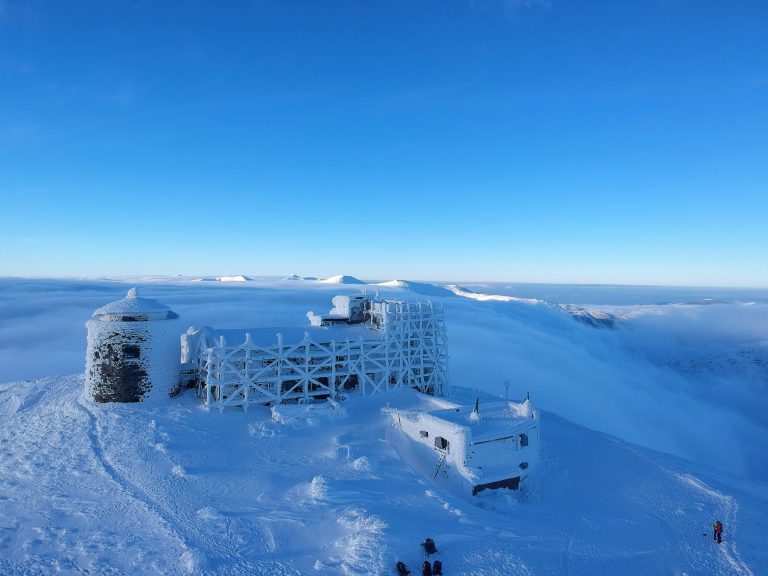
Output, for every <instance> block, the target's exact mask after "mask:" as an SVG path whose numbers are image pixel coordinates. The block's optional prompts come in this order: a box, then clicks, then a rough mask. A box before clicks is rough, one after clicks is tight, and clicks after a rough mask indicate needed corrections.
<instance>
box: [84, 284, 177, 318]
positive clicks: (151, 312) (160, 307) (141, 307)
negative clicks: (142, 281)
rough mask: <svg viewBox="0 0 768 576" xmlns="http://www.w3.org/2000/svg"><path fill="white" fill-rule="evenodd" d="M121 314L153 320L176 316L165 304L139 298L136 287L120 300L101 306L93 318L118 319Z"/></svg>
mask: <svg viewBox="0 0 768 576" xmlns="http://www.w3.org/2000/svg"><path fill="white" fill-rule="evenodd" d="M123 316H129V317H135V316H146V317H148V318H149V319H153V320H161V319H165V318H176V317H177V316H176V314H174V313H173V311H172V310H171V309H170V308H169V307H168V306H166V305H165V304H160V302H158V301H157V300H152V299H150V298H140V297H139V291H138V289H136V288H131V289H130V290H128V294H126V296H125V298H123V299H122V300H116V301H115V302H111V303H109V304H107V305H106V306H102V307H101V308H99V309H98V310H96V311H95V312H94V313H93V317H94V318H98V319H101V320H118V319H119V317H123Z"/></svg>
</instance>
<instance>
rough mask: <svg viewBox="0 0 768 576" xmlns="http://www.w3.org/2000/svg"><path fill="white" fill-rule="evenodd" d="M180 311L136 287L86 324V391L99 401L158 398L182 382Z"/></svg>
mask: <svg viewBox="0 0 768 576" xmlns="http://www.w3.org/2000/svg"><path fill="white" fill-rule="evenodd" d="M178 317H179V316H178V314H176V313H175V312H173V311H172V310H171V309H170V308H168V307H167V306H164V305H163V304H160V303H159V302H157V301H156V300H150V299H147V298H139V295H138V291H137V290H136V288H131V289H130V290H129V291H128V294H127V296H126V297H125V298H123V299H122V300H118V301H116V302H112V303H111V304H107V305H106V306H104V307H102V308H99V309H98V310H96V311H95V312H94V313H93V317H92V318H91V319H90V320H88V322H86V326H87V328H88V350H87V352H86V357H85V387H86V394H87V395H88V397H89V398H90V399H91V400H93V401H94V402H154V401H159V400H162V399H165V398H168V394H169V393H170V392H171V391H172V390H174V389H175V388H176V387H177V386H178V382H179V368H180V364H179V357H180V353H181V350H180V333H181V330H180V329H179V321H178Z"/></svg>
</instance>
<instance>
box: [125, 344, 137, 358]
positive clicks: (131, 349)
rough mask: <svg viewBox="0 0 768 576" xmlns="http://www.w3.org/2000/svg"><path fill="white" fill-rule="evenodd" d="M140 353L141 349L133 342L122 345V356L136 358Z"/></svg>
mask: <svg viewBox="0 0 768 576" xmlns="http://www.w3.org/2000/svg"><path fill="white" fill-rule="evenodd" d="M140 354H141V350H140V348H139V347H138V346H136V345H135V344H125V345H123V356H124V357H126V358H138V357H139V355H140Z"/></svg>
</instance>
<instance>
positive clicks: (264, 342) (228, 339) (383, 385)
mask: <svg viewBox="0 0 768 576" xmlns="http://www.w3.org/2000/svg"><path fill="white" fill-rule="evenodd" d="M333 305H334V307H333V309H332V310H331V312H330V313H329V314H325V315H316V314H314V313H313V312H309V313H308V314H307V316H308V318H309V320H310V326H308V327H305V328H295V327H294V328H256V329H241V330H216V329H213V328H207V327H206V328H202V329H196V328H190V329H189V330H187V332H186V333H185V334H183V335H182V337H181V348H182V356H181V361H182V379H183V384H184V385H187V386H189V385H194V386H197V389H198V394H199V396H200V398H202V399H203V401H204V402H205V403H206V405H207V406H217V407H218V408H219V409H223V408H224V407H225V406H243V407H244V408H247V406H248V405H249V404H269V403H277V402H283V401H286V400H304V401H306V400H309V399H311V398H327V397H333V396H337V395H339V394H341V393H343V392H344V391H345V390H352V389H358V390H360V391H361V392H362V393H363V394H364V395H367V394H376V393H379V392H385V391H388V390H392V389H396V388H400V387H404V386H408V387H413V388H417V389H418V390H420V391H422V392H425V393H427V394H432V395H438V396H442V395H444V394H445V393H447V391H448V374H447V372H448V367H447V364H448V357H447V352H446V333H445V322H444V319H443V312H442V308H441V307H440V306H436V305H433V304H432V303H429V302H427V303H423V302H416V303H408V302H400V301H391V300H379V299H378V298H370V297H367V296H353V297H350V296H336V297H334V298H333Z"/></svg>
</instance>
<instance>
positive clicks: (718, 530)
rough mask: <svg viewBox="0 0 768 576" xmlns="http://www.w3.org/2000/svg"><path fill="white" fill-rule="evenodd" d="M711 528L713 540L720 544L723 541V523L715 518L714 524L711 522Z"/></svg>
mask: <svg viewBox="0 0 768 576" xmlns="http://www.w3.org/2000/svg"><path fill="white" fill-rule="evenodd" d="M712 528H713V529H714V531H715V532H714V538H715V542H717V543H718V544H720V543H721V542H722V541H723V523H722V522H720V520H717V521H716V522H715V523H714V524H712Z"/></svg>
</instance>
